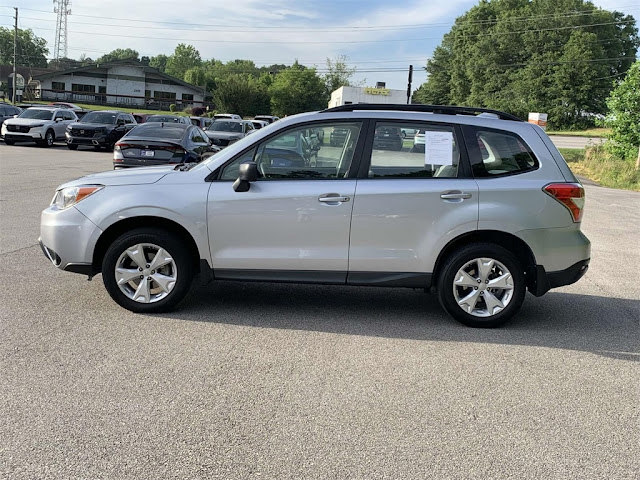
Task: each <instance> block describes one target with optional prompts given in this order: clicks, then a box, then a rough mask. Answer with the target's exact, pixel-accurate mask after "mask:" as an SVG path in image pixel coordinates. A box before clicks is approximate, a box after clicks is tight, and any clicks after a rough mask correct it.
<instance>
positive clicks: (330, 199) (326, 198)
mask: <svg viewBox="0 0 640 480" xmlns="http://www.w3.org/2000/svg"><path fill="white" fill-rule="evenodd" d="M349 200H351V198H349V197H346V196H342V195H339V194H337V193H325V194H324V195H320V196H319V197H318V201H319V202H322V203H335V204H338V203H342V202H348V201H349Z"/></svg>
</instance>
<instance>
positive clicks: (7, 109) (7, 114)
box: [0, 103, 22, 125]
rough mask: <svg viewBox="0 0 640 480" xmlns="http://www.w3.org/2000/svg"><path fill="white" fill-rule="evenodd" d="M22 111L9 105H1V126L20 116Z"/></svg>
mask: <svg viewBox="0 0 640 480" xmlns="http://www.w3.org/2000/svg"><path fill="white" fill-rule="evenodd" d="M21 113H22V109H21V108H20V107H14V106H13V105H9V104H8V103H0V125H2V122H4V121H5V120H7V119H9V118H13V116H14V115H20V114H21Z"/></svg>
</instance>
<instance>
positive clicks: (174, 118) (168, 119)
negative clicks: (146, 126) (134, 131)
mask: <svg viewBox="0 0 640 480" xmlns="http://www.w3.org/2000/svg"><path fill="white" fill-rule="evenodd" d="M149 122H164V123H183V124H185V125H189V124H190V123H191V120H189V117H182V116H180V115H149V116H148V117H147V120H146V122H145V123H149Z"/></svg>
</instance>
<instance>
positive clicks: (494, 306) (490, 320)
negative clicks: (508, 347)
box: [438, 243, 526, 328]
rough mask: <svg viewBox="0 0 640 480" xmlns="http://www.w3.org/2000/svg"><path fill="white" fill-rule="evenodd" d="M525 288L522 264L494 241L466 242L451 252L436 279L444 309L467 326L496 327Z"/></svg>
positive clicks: (507, 316)
mask: <svg viewBox="0 0 640 480" xmlns="http://www.w3.org/2000/svg"><path fill="white" fill-rule="evenodd" d="M525 291H526V285H525V276H524V272H523V268H522V265H521V264H520V262H519V261H518V260H517V259H516V257H515V256H514V255H512V254H511V253H510V252H509V251H508V250H506V249H504V248H502V247H500V246H498V245H494V244H490V243H482V244H477V245H470V246H467V247H464V248H461V249H460V250H458V251H456V252H454V253H453V254H452V255H451V256H450V257H449V258H448V259H447V260H446V262H445V264H444V266H443V268H442V270H441V273H440V276H439V278H438V297H439V300H440V303H441V305H442V306H443V307H444V309H445V310H446V311H447V312H448V313H449V314H450V315H451V316H453V317H454V318H455V319H456V320H458V321H459V322H461V323H463V324H465V325H468V326H470V327H485V328H490V327H497V326H499V325H502V324H503V323H505V322H506V321H508V320H509V319H510V318H511V317H513V316H514V315H515V314H516V313H517V312H518V310H519V309H520V307H521V306H522V302H523V300H524V295H525Z"/></svg>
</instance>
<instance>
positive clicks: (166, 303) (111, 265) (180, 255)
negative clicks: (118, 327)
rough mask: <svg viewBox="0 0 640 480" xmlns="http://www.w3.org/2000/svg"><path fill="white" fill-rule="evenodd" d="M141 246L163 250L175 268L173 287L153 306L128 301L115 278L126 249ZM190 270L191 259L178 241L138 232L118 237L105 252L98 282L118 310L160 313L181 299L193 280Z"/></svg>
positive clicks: (144, 230) (156, 233)
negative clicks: (99, 281) (101, 281)
mask: <svg viewBox="0 0 640 480" xmlns="http://www.w3.org/2000/svg"><path fill="white" fill-rule="evenodd" d="M141 243H146V244H153V245H157V246H158V247H161V248H163V249H164V250H166V251H167V252H168V254H169V255H170V256H171V257H172V258H173V260H174V262H175V266H176V271H177V274H176V276H177V278H176V282H175V286H174V287H173V289H172V290H171V291H170V292H169V293H168V294H167V296H165V297H164V298H162V299H160V300H158V301H155V302H153V303H141V302H137V301H135V300H133V299H131V298H129V297H128V296H127V295H125V294H124V293H123V292H122V290H120V287H119V286H118V284H117V281H116V277H115V268H116V264H117V262H118V259H119V258H120V256H121V255H122V254H123V253H124V252H125V250H127V249H128V248H130V247H132V246H134V245H138V244H141ZM147 260H150V259H147ZM193 266H194V263H193V259H192V258H191V257H190V255H189V252H188V250H187V247H186V246H185V244H184V242H183V241H182V240H181V239H180V238H179V237H177V236H176V235H174V234H172V233H170V232H167V231H165V230H160V229H155V228H138V229H135V230H131V231H130V232H127V233H125V234H123V235H121V236H120V237H118V238H117V239H116V240H115V241H114V242H113V243H112V244H111V246H110V247H109V248H108V249H107V252H106V254H105V256H104V260H103V261H102V279H103V282H104V286H105V287H106V289H107V291H108V292H109V295H111V298H113V299H114V300H115V301H116V303H118V304H119V305H120V306H121V307H124V308H126V309H127V310H131V311H132V312H137V313H160V312H167V311H170V310H172V309H173V308H174V307H175V306H176V305H177V304H178V303H179V302H180V301H181V300H182V299H183V298H184V297H185V295H186V294H187V292H188V291H189V287H190V286H191V281H192V280H193V275H194V268H193Z"/></svg>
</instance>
